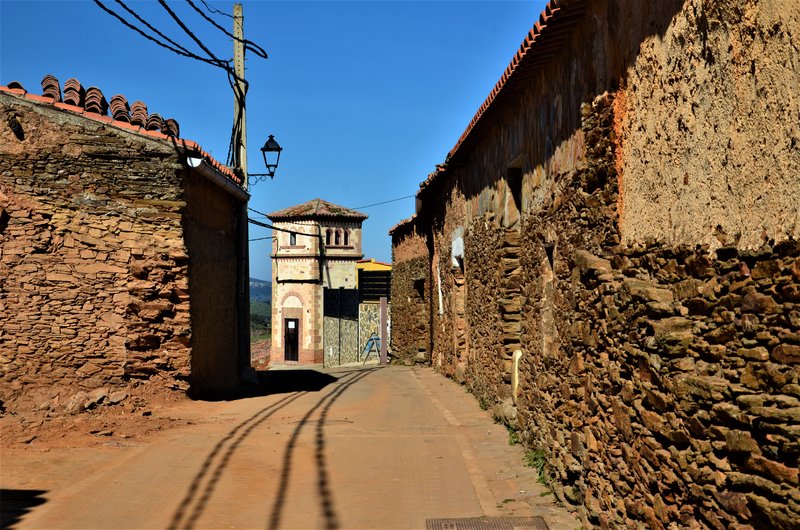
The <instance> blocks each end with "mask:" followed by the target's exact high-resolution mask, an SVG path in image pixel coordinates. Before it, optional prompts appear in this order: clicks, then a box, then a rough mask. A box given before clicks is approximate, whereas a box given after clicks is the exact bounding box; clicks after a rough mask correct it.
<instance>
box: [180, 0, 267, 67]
mask: <svg viewBox="0 0 800 530" xmlns="http://www.w3.org/2000/svg"><path fill="white" fill-rule="evenodd" d="M186 3H187V4H189V5H190V6H191V7H192V9H194V10H195V11H197V13H198V14H199V15H200V16H201V17H203V18H204V19H206V20H207V21H208V22H209V23H210V24H211V25H213V26H214V27H215V28H217V29H218V30H220V31H221V32H223V33H224V34H225V35H227V36H228V37H230V38H232V39H233V40H235V41H237V42H241V43H242V44H244V47H245V49H246V50H250V51H251V52H253V53H255V54H256V55H258V56H259V57H261V58H263V59H269V56H268V55H267V52H266V50H264V48H262V47H261V46H259V45H258V44H256V43H255V42H253V41H251V40H248V39H240V38H239V37H237V36H236V35H234V34H233V33H231V32H230V31H228V30H227V29H225V28H223V27H222V26H220V25H219V24H217V23H216V22H215V21H214V20H213V19H212V18H211V17H209V16H208V15H206V14H205V13H203V10H202V9H200V8H199V7H197V6H196V5H195V3H194V2H192V0H186Z"/></svg>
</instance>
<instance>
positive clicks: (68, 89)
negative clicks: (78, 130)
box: [9, 77, 86, 107]
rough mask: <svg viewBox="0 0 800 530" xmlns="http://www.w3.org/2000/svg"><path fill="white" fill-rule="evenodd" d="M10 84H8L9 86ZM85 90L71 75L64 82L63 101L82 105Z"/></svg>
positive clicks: (77, 105) (78, 105)
mask: <svg viewBox="0 0 800 530" xmlns="http://www.w3.org/2000/svg"><path fill="white" fill-rule="evenodd" d="M10 86H11V85H9V87H10ZM85 97H86V91H84V90H83V87H82V86H81V83H80V81H78V80H77V79H75V78H74V77H71V78H69V79H67V82H66V83H64V103H67V104H68V105H74V106H76V107H83V103H84V98H85Z"/></svg>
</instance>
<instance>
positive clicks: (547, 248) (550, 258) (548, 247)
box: [544, 245, 555, 269]
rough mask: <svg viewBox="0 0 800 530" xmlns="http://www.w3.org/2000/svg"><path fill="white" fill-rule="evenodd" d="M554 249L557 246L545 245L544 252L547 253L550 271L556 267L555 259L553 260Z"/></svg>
mask: <svg viewBox="0 0 800 530" xmlns="http://www.w3.org/2000/svg"><path fill="white" fill-rule="evenodd" d="M554 249H555V245H545V246H544V251H545V252H546V253H547V262H548V263H550V269H553V268H554V265H553V263H554V258H553V253H554Z"/></svg>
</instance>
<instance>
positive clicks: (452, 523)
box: [425, 517, 550, 530]
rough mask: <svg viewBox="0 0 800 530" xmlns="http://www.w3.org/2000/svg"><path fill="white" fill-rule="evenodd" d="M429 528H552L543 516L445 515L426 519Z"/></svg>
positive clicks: (469, 529)
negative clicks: (456, 516) (460, 516)
mask: <svg viewBox="0 0 800 530" xmlns="http://www.w3.org/2000/svg"><path fill="white" fill-rule="evenodd" d="M425 528H426V529H427V530H550V527H549V526H547V523H546V522H545V521H544V519H542V518H541V517H464V518H462V519H458V518H452V517H444V518H441V519H428V520H427V521H425Z"/></svg>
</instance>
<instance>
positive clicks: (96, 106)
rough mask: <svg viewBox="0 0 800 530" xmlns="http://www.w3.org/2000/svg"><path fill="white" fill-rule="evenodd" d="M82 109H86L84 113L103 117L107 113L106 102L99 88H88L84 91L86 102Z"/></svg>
mask: <svg viewBox="0 0 800 530" xmlns="http://www.w3.org/2000/svg"><path fill="white" fill-rule="evenodd" d="M83 108H84V109H86V112H94V113H95V114H100V115H101V116H105V115H106V113H107V111H108V102H107V101H106V98H105V96H103V93H102V92H101V91H100V89H99V88H97V87H96V86H90V87H89V88H87V89H86V101H84V103H83Z"/></svg>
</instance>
